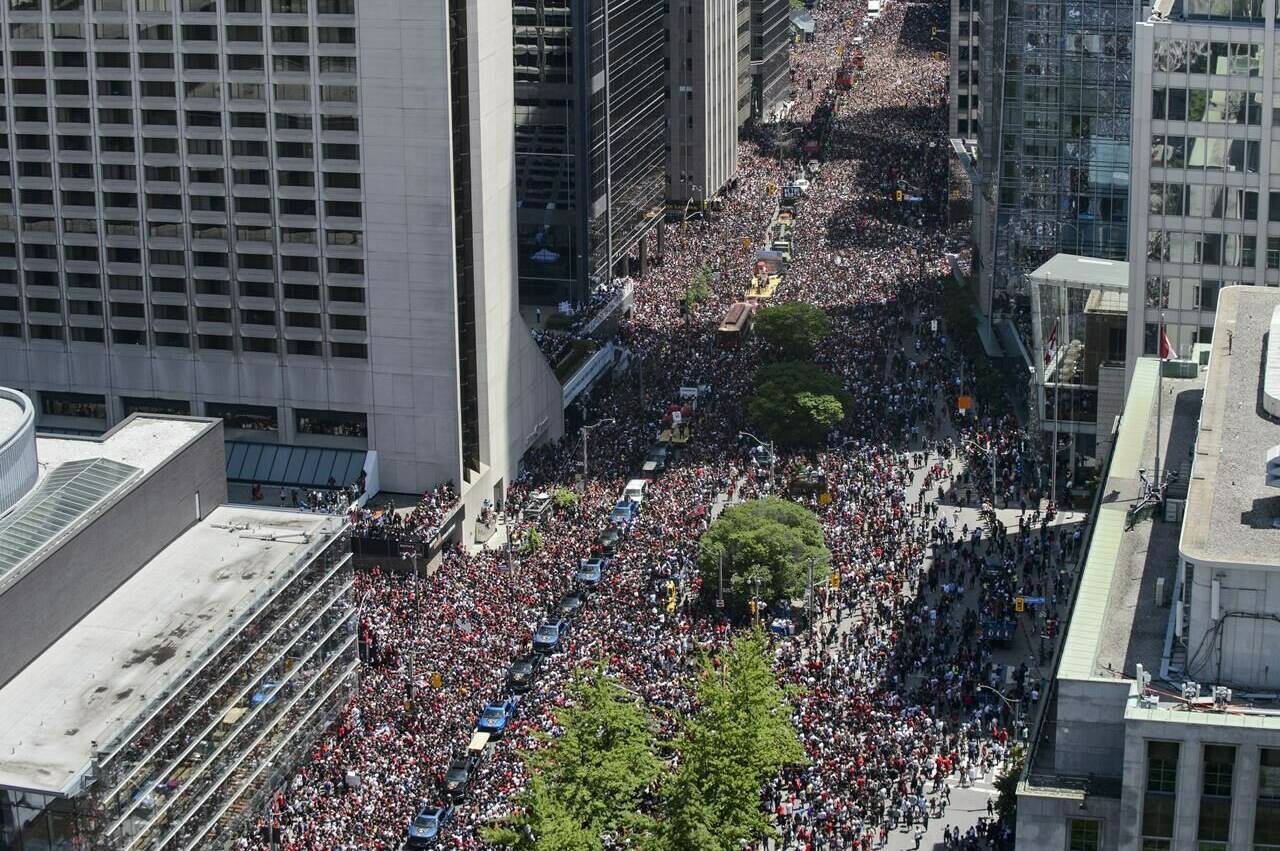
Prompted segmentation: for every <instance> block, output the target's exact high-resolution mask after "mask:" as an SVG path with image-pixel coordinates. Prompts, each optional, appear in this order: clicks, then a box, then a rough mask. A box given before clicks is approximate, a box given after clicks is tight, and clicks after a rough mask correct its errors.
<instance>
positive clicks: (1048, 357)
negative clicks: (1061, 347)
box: [1044, 321, 1058, 366]
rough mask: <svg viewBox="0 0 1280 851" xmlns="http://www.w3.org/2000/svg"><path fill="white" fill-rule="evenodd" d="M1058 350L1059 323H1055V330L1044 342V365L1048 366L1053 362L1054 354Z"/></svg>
mask: <svg viewBox="0 0 1280 851" xmlns="http://www.w3.org/2000/svg"><path fill="white" fill-rule="evenodd" d="M1057 350H1058V323H1057V322H1056V321H1055V322H1054V323H1053V330H1052V331H1050V332H1049V338H1048V339H1047V340H1045V341H1044V365H1045V366H1048V365H1049V363H1050V361H1052V360H1053V353H1054V352H1055V351H1057Z"/></svg>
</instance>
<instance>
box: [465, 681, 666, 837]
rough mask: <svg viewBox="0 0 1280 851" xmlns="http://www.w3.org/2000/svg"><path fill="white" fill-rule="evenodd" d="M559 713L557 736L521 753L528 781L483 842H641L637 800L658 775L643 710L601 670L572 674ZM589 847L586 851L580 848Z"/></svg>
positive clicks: (644, 827) (645, 826)
mask: <svg viewBox="0 0 1280 851" xmlns="http://www.w3.org/2000/svg"><path fill="white" fill-rule="evenodd" d="M567 694H568V702H567V704H566V705H565V706H564V708H562V709H560V710H558V711H557V712H556V713H555V714H556V723H557V725H559V726H560V727H561V728H562V730H563V732H561V733H560V735H558V736H554V737H552V736H548V735H544V736H542V739H543V742H544V745H545V746H544V747H541V748H537V749H534V750H531V751H528V752H527V753H526V756H525V759H526V761H527V763H528V765H529V770H530V773H531V775H532V780H531V782H530V784H529V786H528V788H527V789H526V791H524V792H522V793H521V794H520V795H518V796H517V801H516V804H517V807H516V809H515V810H513V812H512V814H511V815H510V816H509V817H508V818H507V819H505V820H504V821H503V822H502V823H501V824H499V825H495V826H493V827H491V828H489V829H487V830H485V831H484V836H485V841H487V842H490V843H493V844H496V845H504V846H506V847H509V848H515V849H520V851H524V849H533V848H535V847H536V848H537V849H539V851H542V849H546V848H557V849H562V850H563V851H595V849H599V848H600V847H601V844H600V839H599V837H601V836H603V835H606V834H607V835H614V836H617V835H622V834H635V835H644V834H647V833H648V831H649V830H650V828H651V824H650V822H649V821H648V820H647V819H646V818H645V817H644V816H642V815H640V813H639V811H640V804H641V795H642V793H643V792H644V791H645V789H646V788H647V787H648V786H650V784H652V783H653V782H654V781H655V780H656V779H657V778H658V776H659V774H660V773H661V771H662V763H661V762H660V761H659V760H658V758H657V756H656V755H655V745H654V740H653V732H652V729H651V726H652V725H651V720H650V717H649V715H648V713H647V711H646V710H645V708H644V706H643V705H642V704H640V703H639V702H638V701H637V700H636V699H635V698H634V697H633V696H632V695H630V694H629V693H627V692H626V691H624V690H623V689H622V687H621V686H620V685H619V684H618V683H617V682H616V681H615V680H614V679H613V678H612V677H610V676H608V675H607V674H606V673H605V672H604V670H603V669H602V667H599V666H597V667H594V668H590V669H587V670H583V671H580V672H578V673H577V674H575V676H574V678H573V680H572V681H571V683H570V685H569V688H568V690H567ZM588 840H590V844H583V843H585V842H587V841H588Z"/></svg>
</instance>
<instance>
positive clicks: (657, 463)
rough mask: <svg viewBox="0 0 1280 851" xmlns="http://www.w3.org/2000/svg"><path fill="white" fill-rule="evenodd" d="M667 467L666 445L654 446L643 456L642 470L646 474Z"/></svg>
mask: <svg viewBox="0 0 1280 851" xmlns="http://www.w3.org/2000/svg"><path fill="white" fill-rule="evenodd" d="M666 468H667V447H665V446H655V447H653V448H652V449H650V450H649V452H648V454H647V455H645V456H644V472H645V473H646V474H648V475H653V474H656V473H661V472H662V471H663V470H665V469H666Z"/></svg>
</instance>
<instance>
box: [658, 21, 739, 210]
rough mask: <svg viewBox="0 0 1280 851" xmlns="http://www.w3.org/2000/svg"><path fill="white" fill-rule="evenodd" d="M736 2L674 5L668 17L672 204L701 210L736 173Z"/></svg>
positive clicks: (669, 165) (669, 175)
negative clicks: (696, 206)
mask: <svg viewBox="0 0 1280 851" xmlns="http://www.w3.org/2000/svg"><path fill="white" fill-rule="evenodd" d="M740 12H741V8H740V5H739V3H738V0H693V2H690V3H673V4H672V5H671V7H670V12H669V13H668V16H667V29H668V37H667V55H668V60H669V61H668V78H667V89H668V91H667V104H668V106H667V109H668V115H667V135H668V145H667V182H668V190H667V198H668V200H671V201H676V202H679V203H684V204H686V206H688V202H690V201H693V202H701V201H703V200H705V199H707V198H709V197H711V196H713V195H715V194H716V193H717V192H719V191H720V190H721V189H722V188H724V185H725V184H726V183H727V182H728V181H729V180H730V179H731V178H732V177H733V176H734V175H735V174H736V173H737V171H738V61H739V53H738V24H739V15H740Z"/></svg>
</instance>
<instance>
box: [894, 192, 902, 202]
mask: <svg viewBox="0 0 1280 851" xmlns="http://www.w3.org/2000/svg"><path fill="white" fill-rule="evenodd" d="M893 200H895V201H897V202H898V203H899V204H901V203H902V190H901V189H899V190H897V191H896V192H894V193H893Z"/></svg>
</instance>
